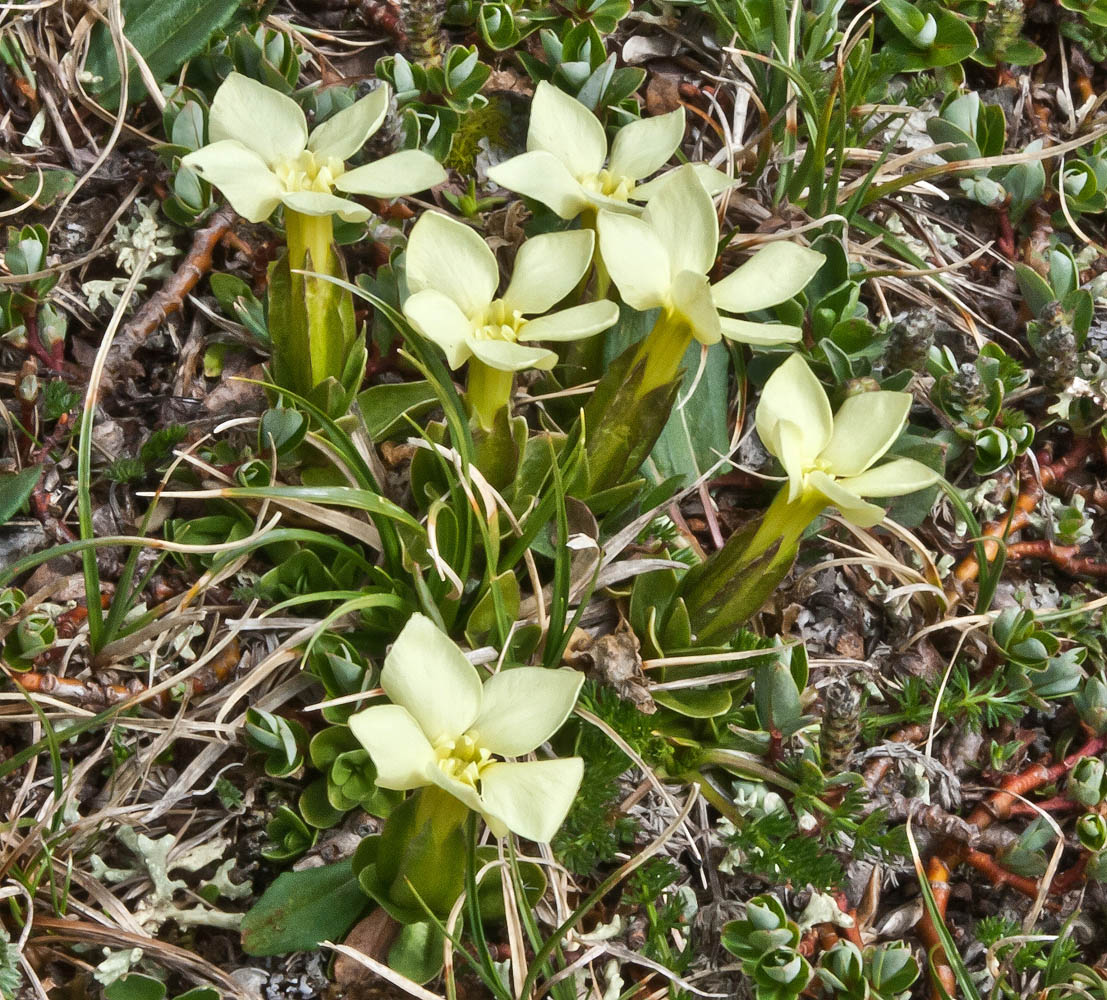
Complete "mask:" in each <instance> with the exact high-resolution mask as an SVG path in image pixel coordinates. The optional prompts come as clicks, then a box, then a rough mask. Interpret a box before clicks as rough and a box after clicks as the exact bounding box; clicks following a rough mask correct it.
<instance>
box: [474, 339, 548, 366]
mask: <svg viewBox="0 0 1107 1000" xmlns="http://www.w3.org/2000/svg"><path fill="white" fill-rule="evenodd" d="M469 350H470V351H472V352H473V357H475V358H476V359H477V360H478V361H483V362H484V363H485V364H486V365H488V367H489V368H495V369H496V370H497V371H501V372H521V371H524V370H525V369H527V368H537V369H539V370H540V371H549V370H550V369H551V368H553V366H554V365H556V364H557V355H556V354H554V352H553V351H547V350H546V349H545V348H542V347H527V346H525V345H523V344H513V343H511V342H510V341H508V340H473V341H470V343H469Z"/></svg>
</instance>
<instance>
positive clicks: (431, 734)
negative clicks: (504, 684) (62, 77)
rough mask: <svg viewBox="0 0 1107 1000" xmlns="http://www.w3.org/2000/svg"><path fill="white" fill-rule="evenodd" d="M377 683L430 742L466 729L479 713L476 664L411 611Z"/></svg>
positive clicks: (442, 634) (434, 626) (434, 627)
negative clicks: (408, 714) (410, 716)
mask: <svg viewBox="0 0 1107 1000" xmlns="http://www.w3.org/2000/svg"><path fill="white" fill-rule="evenodd" d="M381 687H382V688H384V693H385V694H387V695H388V697H389V698H391V699H392V701H394V702H395V703H396V704H397V705H400V706H402V707H403V708H406V709H407V710H408V711H409V712H410V713H411V715H412V716H413V717H414V719H415V721H416V722H418V723H419V726H420V727H421V728H422V730H423V732H424V733H425V734H426V737H427V739H428V740H429V741H430V742H431V743H434V742H435V741H436V740H438V739H439V738H441V737H443V736H447V737H455V736H460V735H461V734H462V733H464V732H465V731H466V730H467V729H468V728H469V727H470V726H471V725H472V724H473V720H474V719H475V718H476V717H477V715H478V714H479V713H480V704H481V684H480V675H479V674H478V673H477V671H476V668H475V667H474V666H473V665H472V664H471V663H470V662H469V661H468V660H467V659H466V658H465V654H464V653H462V652H461V650H460V649H458V648H457V646H455V645H454V643H453V642H452V641H451V639H450V638H449V636H447V635H446V634H445V633H443V632H441V631H439V629H438V627H437V626H436V625H435V624H434V622H432V621H431V620H430V619H429V618H426V617H424V616H423V615H421V614H414V615H412V616H411V617H410V618H409V619H408V620H407V624H406V625H405V626H404V627H403V630H402V631H401V632H400V635H399V637H398V638H397V639H396V641H395V642H394V643H393V644H392V648H391V649H390V650H389V652H388V655H387V656H386V657H385V658H384V669H383V670H381Z"/></svg>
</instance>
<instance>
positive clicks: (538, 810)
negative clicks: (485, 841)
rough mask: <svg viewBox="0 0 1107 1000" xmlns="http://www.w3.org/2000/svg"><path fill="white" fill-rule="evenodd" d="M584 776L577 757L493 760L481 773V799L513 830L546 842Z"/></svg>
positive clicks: (566, 811) (561, 819)
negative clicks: (521, 760)
mask: <svg viewBox="0 0 1107 1000" xmlns="http://www.w3.org/2000/svg"><path fill="white" fill-rule="evenodd" d="M583 776H584V762H583V761H582V760H581V759H580V758H579V757H568V758H565V759H558V760H536V761H526V762H523V763H505V764H501V763H496V764H492V765H490V766H489V767H487V768H486V769H485V770H484V772H483V774H481V800H482V802H483V803H484V805H485V808H486V809H488V810H489V811H490V812H492V813H494V814H495V815H496V816H498V817H500V818H501V819H502V820H503V822H504V824H505V825H506V826H507V827H508V829H510V830H511V831H512V832H513V833H517V834H518V835H519V836H520V837H525V838H526V839H527V840H533V841H534V842H535V843H539V844H545V843H549V841H551V840H552V839H553V837H554V835H555V834H556V833H557V831H558V829H559V828H560V827H561V824H562V823H563V822H564V821H565V816H566V814H567V813H568V812H569V807H570V806H571V805H572V804H573V799H575V798H576V794H577V791H578V790H579V789H580V781H581V778H582V777H583ZM492 832H493V833H495V830H493V831H492Z"/></svg>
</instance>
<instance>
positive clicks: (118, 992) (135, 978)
mask: <svg viewBox="0 0 1107 1000" xmlns="http://www.w3.org/2000/svg"><path fill="white" fill-rule="evenodd" d="M104 996H105V997H106V998H107V1000H162V998H163V997H164V996H165V983H163V982H161V981H160V980H158V979H153V978H151V977H150V976H140V975H136V974H132V975H129V976H123V977H122V978H121V979H117V980H116V981H115V982H114V983H112V984H111V986H108V987H107V988H106V989H105V990H104Z"/></svg>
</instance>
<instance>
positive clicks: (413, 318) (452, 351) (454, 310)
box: [404, 288, 473, 369]
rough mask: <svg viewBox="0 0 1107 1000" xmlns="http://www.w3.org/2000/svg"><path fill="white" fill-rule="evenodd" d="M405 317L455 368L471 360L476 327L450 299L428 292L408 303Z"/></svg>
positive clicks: (417, 293) (429, 290)
mask: <svg viewBox="0 0 1107 1000" xmlns="http://www.w3.org/2000/svg"><path fill="white" fill-rule="evenodd" d="M404 315H405V316H406V317H407V320H408V322H409V323H410V324H411V325H412V326H413V327H415V329H416V330H417V331H418V332H419V333H421V334H422V335H423V336H424V337H426V338H427V340H429V341H431V342H432V343H435V344H437V345H438V346H439V347H440V348H442V352H443V353H444V354H445V355H446V364H448V365H449V366H450V367H451V368H454V369H457V368H460V367H461V366H462V365H463V364H465V362H466V361H468V360H469V356H470V354H471V353H472V352H471V351H470V350H469V338H470V337H471V335H472V333H473V324H472V323H471V322H470V321H469V318H468V317H467V316H466V315H465V313H463V312H462V311H461V308H460V307H459V306H458V304H457V303H456V302H454V300H453V299H451V298H450V297H449V296H447V295H443V294H442V293H441V292H440V291H438V290H437V289H434V288H424V289H423V290H422V291H421V292H416V293H415V294H414V295H412V296H410V297H409V298H408V299H407V300H406V301H405V302H404Z"/></svg>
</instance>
